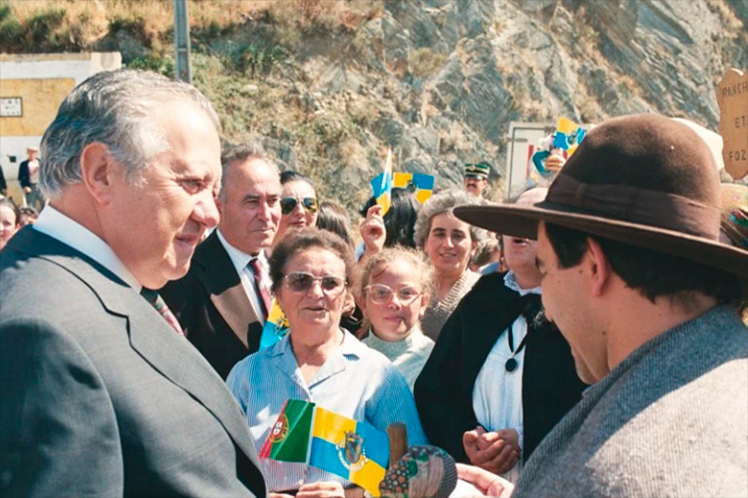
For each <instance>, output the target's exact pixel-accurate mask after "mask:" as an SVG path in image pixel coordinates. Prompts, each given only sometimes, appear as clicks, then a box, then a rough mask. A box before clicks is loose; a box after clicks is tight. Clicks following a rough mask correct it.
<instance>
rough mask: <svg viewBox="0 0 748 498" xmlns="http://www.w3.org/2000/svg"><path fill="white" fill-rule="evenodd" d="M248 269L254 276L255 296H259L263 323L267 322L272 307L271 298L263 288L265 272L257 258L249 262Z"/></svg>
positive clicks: (266, 289) (268, 292)
mask: <svg viewBox="0 0 748 498" xmlns="http://www.w3.org/2000/svg"><path fill="white" fill-rule="evenodd" d="M249 267H250V268H251V270H252V273H253V274H254V276H255V290H257V295H258V296H260V307H261V308H262V310H261V311H262V318H263V322H264V321H265V320H267V318H268V313H269V312H270V308H272V306H273V298H272V297H271V296H270V291H269V290H268V288H267V287H265V284H264V282H265V278H264V276H265V270H264V268H263V267H262V265H261V264H260V260H259V259H258V258H252V259H251V260H249Z"/></svg>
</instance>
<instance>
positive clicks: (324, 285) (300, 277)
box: [283, 271, 345, 297]
mask: <svg viewBox="0 0 748 498" xmlns="http://www.w3.org/2000/svg"><path fill="white" fill-rule="evenodd" d="M283 279H284V280H285V281H286V288H288V289H289V290H291V291H293V292H304V293H307V292H309V291H310V290H311V288H312V286H314V282H319V286H320V288H321V289H322V292H323V293H324V294H325V295H327V296H329V297H336V296H338V295H339V294H340V293H341V292H343V289H345V279H344V278H342V277H336V276H335V275H325V276H323V277H315V276H314V275H312V274H311V273H307V272H305V271H293V272H291V273H289V274H288V275H286V276H284V277H283Z"/></svg>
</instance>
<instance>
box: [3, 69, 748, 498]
mask: <svg viewBox="0 0 748 498" xmlns="http://www.w3.org/2000/svg"><path fill="white" fill-rule="evenodd" d="M220 133H221V127H220V119H219V117H218V116H217V115H216V113H215V111H214V109H213V107H212V106H211V104H210V102H209V101H208V100H207V99H206V98H205V97H204V96H203V95H202V94H201V93H200V92H199V91H198V90H197V89H195V88H194V87H192V86H191V85H188V84H186V83H183V82H177V81H171V80H168V79H166V78H164V77H162V76H159V75H156V74H154V73H150V72H143V71H134V70H119V71H113V72H102V73H98V74H96V75H94V76H92V77H90V78H89V79H87V80H86V81H84V82H83V83H81V84H80V85H79V86H78V87H76V88H75V89H74V90H73V91H72V92H71V93H70V95H68V96H67V97H66V99H65V100H64V102H63V103H62V104H61V105H60V108H59V110H58V114H57V116H56V118H55V120H54V121H53V122H52V124H51V125H50V126H49V128H48V129H47V131H46V132H45V134H44V137H43V140H42V143H41V147H40V151H39V155H40V158H39V160H38V165H37V166H35V167H31V168H29V167H27V170H28V171H29V178H33V179H34V180H35V181H33V182H31V183H30V184H29V186H28V188H29V192H28V193H29V194H33V193H34V192H35V190H34V189H36V191H37V193H38V196H39V197H35V198H34V199H35V202H36V201H38V199H45V200H44V201H42V202H41V205H40V206H38V207H39V208H41V211H40V212H39V213H38V214H37V211H36V210H34V209H33V207H25V208H23V210H21V209H19V208H18V206H16V205H15V204H14V203H13V202H12V201H10V200H7V199H0V282H2V283H1V284H0V285H1V286H2V287H1V288H0V399H2V405H1V406H0V453H1V455H0V493H1V494H2V495H3V496H63V495H75V496H79V495H93V496H122V495H156V496H169V495H183V496H208V495H210V496H232V497H233V496H267V495H270V496H273V497H276V498H283V497H287V496H297V497H299V498H315V497H319V498H323V497H343V496H349V497H353V496H356V497H359V496H366V495H368V492H365V491H364V490H363V489H362V488H359V487H357V486H356V485H354V484H353V483H352V482H351V481H350V480H348V479H346V478H344V477H341V476H339V475H336V474H334V473H331V472H328V471H326V470H323V469H320V468H316V467H312V466H309V465H308V464H307V463H305V462H301V461H300V462H288V461H278V460H274V459H268V458H259V457H258V455H259V454H260V450H261V448H262V447H263V444H264V443H265V442H266V441H267V440H268V438H269V437H270V435H271V431H272V430H273V428H274V426H275V423H276V420H278V418H279V415H280V414H281V412H282V410H283V407H284V405H285V403H286V401H287V400H289V399H296V400H302V401H308V402H313V403H315V404H316V405H317V406H320V407H323V408H325V409H328V410H331V411H333V412H335V413H337V414H340V415H343V416H345V417H348V418H350V419H353V420H356V421H360V422H366V423H367V424H369V425H371V426H373V427H374V428H376V429H378V430H380V431H382V432H386V431H387V429H388V427H390V426H391V425H392V424H396V423H401V424H404V426H405V428H406V429H407V445H408V446H409V447H411V450H410V451H409V452H408V453H406V454H405V456H404V457H403V459H402V460H400V461H391V462H390V470H389V471H388V473H387V475H386V476H385V478H384V480H383V481H382V483H381V485H380V489H381V491H382V495H383V496H398V497H405V496H408V497H411V498H416V497H427V496H429V497H430V496H440V497H441V496H449V495H450V493H451V495H452V496H457V497H462V496H515V497H525V496H557V495H563V496H578V495H606V496H607V495H610V496H670V495H675V496H695V495H698V496H746V495H748V328H747V327H746V325H747V324H748V315H747V314H746V308H748V205H746V204H748V189H745V188H742V187H741V186H738V185H721V184H720V182H719V174H718V171H717V168H716V166H715V159H714V154H715V152H714V151H712V150H710V149H709V147H708V146H707V145H706V143H704V141H703V140H701V139H700V138H699V136H698V135H697V134H696V132H694V131H693V130H692V129H691V128H689V127H688V126H685V125H683V124H681V123H679V122H677V121H675V120H673V119H670V118H666V117H662V116H657V115H635V116H627V117H621V118H615V119H611V120H608V121H606V122H603V123H601V124H600V125H598V126H597V127H595V128H594V129H593V130H592V131H590V132H589V133H588V134H587V136H586V137H585V138H584V141H583V142H582V144H581V145H580V146H579V148H578V150H577V151H576V152H575V153H574V154H573V155H572V156H570V157H569V158H568V160H564V159H563V158H561V157H560V156H551V157H549V159H548V164H547V168H546V169H548V170H549V171H551V172H552V174H553V179H552V182H550V184H549V186H538V185H533V186H529V187H528V189H527V190H526V191H525V192H523V193H521V195H519V196H518V197H517V198H515V199H511V200H509V201H506V202H503V203H500V204H498V203H492V202H488V201H487V200H485V198H484V190H485V189H486V187H487V185H488V183H487V178H488V175H489V174H490V167H489V166H488V165H487V164H485V163H471V164H467V165H465V181H464V185H463V187H462V188H450V189H443V190H441V191H439V190H438V189H437V191H436V192H435V193H434V195H433V196H432V197H431V198H430V199H428V200H427V201H426V202H425V203H423V205H421V204H420V203H419V201H418V200H417V199H416V197H415V196H414V195H413V193H412V192H411V191H410V190H409V189H407V188H403V189H401V188H394V189H392V193H391V207H390V208H389V210H388V211H387V212H386V213H385V212H384V211H383V207H382V206H381V205H379V204H378V203H377V200H376V199H375V198H374V197H372V198H371V199H370V200H369V201H368V202H367V203H366V204H365V205H364V206H363V207H362V209H361V211H360V214H361V217H362V219H361V222H360V223H359V224H358V226H357V229H354V227H356V225H355V224H354V223H352V222H351V220H350V218H349V217H348V214H347V212H346V210H345V209H344V208H343V207H342V206H340V205H338V204H336V203H334V202H331V201H329V200H322V199H319V198H318V196H317V190H316V188H315V185H314V181H313V180H312V179H310V178H309V177H307V176H305V175H303V174H301V173H299V172H296V171H283V172H281V171H280V170H279V168H278V166H277V165H276V163H275V162H274V161H273V159H272V158H271V157H270V156H269V155H268V154H267V153H266V152H265V151H264V150H263V148H262V147H261V146H260V145H259V144H258V143H246V144H240V145H232V146H224V147H222V145H221V140H220ZM33 161H37V158H36V156H34V159H33ZM32 166H34V165H33V164H32ZM32 170H33V171H32ZM29 181H31V180H29ZM24 188H26V187H24ZM34 195H37V194H34ZM47 199H48V200H47ZM37 218H38V219H37ZM25 225H32V226H28V227H25ZM30 303H33V306H32V305H30ZM276 306H280V309H282V311H283V313H284V315H285V319H286V321H287V329H288V331H287V333H286V334H285V335H282V336H281V337H279V338H278V340H277V341H276V342H275V343H273V344H270V345H268V346H265V347H263V343H262V341H263V334H264V333H265V324H266V322H267V321H268V320H269V317H270V314H271V312H272V310H273V309H274V307H276ZM342 458H343V457H342V456H341V459H342ZM341 461H342V460H341Z"/></svg>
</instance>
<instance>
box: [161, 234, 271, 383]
mask: <svg viewBox="0 0 748 498" xmlns="http://www.w3.org/2000/svg"><path fill="white" fill-rule="evenodd" d="M159 292H160V293H161V296H162V297H163V298H164V301H166V304H167V305H168V306H169V308H170V309H171V311H172V312H173V313H174V314H175V315H176V316H177V318H178V319H179V323H180V324H181V325H182V328H183V329H184V333H185V335H186V336H187V338H188V339H189V340H190V342H192V344H194V345H195V347H196V348H197V350H198V351H200V352H201V353H202V354H203V356H205V358H206V359H207V360H208V363H210V364H211V365H213V368H215V369H216V371H217V372H218V374H219V375H220V376H221V377H223V378H224V379H226V377H228V375H229V372H230V371H231V369H232V368H233V366H234V365H236V364H237V363H238V362H239V361H240V360H241V359H243V358H244V357H245V356H247V355H248V354H250V353H254V352H255V351H257V350H258V349H259V348H260V338H261V337H262V327H263V323H261V321H260V319H259V318H258V317H257V314H256V313H255V311H254V308H253V307H252V304H251V303H250V302H249V298H247V294H246V292H245V291H244V287H242V282H241V279H240V278H239V275H238V274H237V273H236V268H234V265H233V263H232V262H231V258H229V255H228V253H227V252H226V250H225V249H224V248H223V245H222V244H221V241H220V240H219V239H218V233H217V232H213V233H212V234H210V236H209V237H208V238H207V239H205V241H204V242H203V243H202V244H200V245H199V246H198V247H197V249H195V255H194V256H193V257H192V264H191V265H190V270H189V272H188V273H187V275H185V276H184V277H183V278H181V279H180V280H175V281H173V282H169V283H168V284H167V285H166V286H165V287H164V288H163V289H161V290H160V291H159Z"/></svg>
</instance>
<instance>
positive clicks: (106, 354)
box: [0, 70, 267, 497]
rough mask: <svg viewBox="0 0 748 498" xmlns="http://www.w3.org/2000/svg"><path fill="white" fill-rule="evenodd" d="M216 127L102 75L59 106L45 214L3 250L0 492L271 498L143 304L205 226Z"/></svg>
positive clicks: (174, 337)
mask: <svg viewBox="0 0 748 498" xmlns="http://www.w3.org/2000/svg"><path fill="white" fill-rule="evenodd" d="M219 128H220V125H219V122H218V118H217V116H216V114H215V111H214V110H213V108H212V107H211V105H210V103H209V102H208V101H207V100H206V99H205V97H204V96H203V95H202V94H200V92H198V91H197V90H196V89H195V88H193V87H192V86H190V85H187V84H184V83H180V82H173V81H170V80H168V79H167V78H164V77H162V76H159V75H156V74H153V73H145V72H139V71H130V70H122V71H115V72H104V73H98V74H96V75H94V76H92V77H91V78H89V79H87V80H86V81H84V82H83V83H81V84H80V85H79V86H78V87H76V88H75V89H74V90H73V91H72V93H71V94H70V95H68V97H67V98H66V99H65V101H64V102H63V103H62V104H61V105H60V108H59V111H58V114H57V117H56V118H55V120H54V122H53V123H52V124H51V125H50V126H49V128H48V129H47V131H46V133H45V134H44V138H43V140H42V157H43V159H42V164H41V171H40V177H41V180H40V181H41V183H42V186H43V188H44V190H45V191H46V193H47V194H48V195H49V198H50V200H51V202H50V205H49V207H48V208H47V209H45V210H44V211H43V212H42V214H41V216H40V217H39V220H38V222H37V224H36V225H34V226H33V227H26V228H24V229H23V230H21V231H20V232H19V233H18V234H17V236H16V237H14V238H13V240H12V243H11V244H8V245H7V246H6V247H5V249H3V251H2V252H0V282H2V290H1V291H0V292H1V293H2V299H1V304H0V399H2V404H1V405H0V494H1V495H2V496H107V497H113V496H124V495H128V496H130V495H135V496H177V495H178V496H266V494H267V492H266V488H265V484H264V479H263V477H262V474H261V473H260V471H259V470H258V468H259V465H258V460H257V454H256V452H255V445H254V442H253V441H252V438H251V436H250V433H249V431H248V429H247V427H246V423H245V421H244V418H243V415H242V413H241V411H240V409H239V407H238V405H237V404H236V403H235V401H234V398H233V397H232V396H231V393H230V392H229V391H228V389H227V388H226V386H225V385H224V383H223V382H222V381H221V378H220V377H219V376H218V375H216V373H215V372H214V371H213V369H212V368H211V367H210V365H209V364H208V363H207V362H206V361H205V360H204V358H203V357H202V356H201V355H200V354H199V353H198V352H197V351H196V350H195V349H194V347H193V346H192V345H191V344H190V343H189V342H188V341H187V340H186V339H185V338H184V337H183V336H182V335H181V330H179V327H178V324H177V323H176V322H175V320H174V319H173V315H171V314H170V312H169V311H168V309H167V308H164V306H163V302H162V300H160V299H159V296H158V295H155V294H154V293H153V292H152V291H148V289H157V288H160V287H161V286H163V285H164V284H165V283H166V281H168V280H172V279H175V278H179V277H181V276H183V275H184V274H185V273H186V272H187V269H188V267H189V263H190V258H191V257H192V254H193V251H194V249H195V246H196V245H197V243H198V241H199V240H200V239H201V236H202V234H203V233H204V231H205V230H206V229H208V228H211V227H213V226H215V225H216V224H217V223H218V211H217V208H216V205H215V202H214V196H215V195H216V194H217V190H218V185H219V180H220V175H221V166H220V141H219V136H218V133H219ZM29 303H32V304H29ZM165 319H166V320H165Z"/></svg>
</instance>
